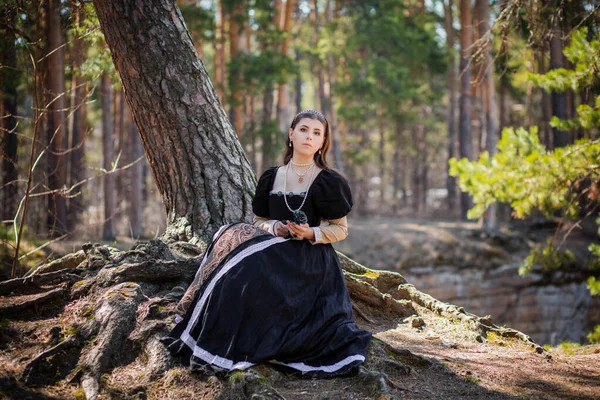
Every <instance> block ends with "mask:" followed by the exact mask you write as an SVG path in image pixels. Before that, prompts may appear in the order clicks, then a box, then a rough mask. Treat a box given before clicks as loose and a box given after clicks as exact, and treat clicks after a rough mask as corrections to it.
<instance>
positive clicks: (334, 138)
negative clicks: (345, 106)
mask: <svg viewBox="0 0 600 400" xmlns="http://www.w3.org/2000/svg"><path fill="white" fill-rule="evenodd" d="M333 3H334V2H333V1H328V7H327V22H328V23H330V24H331V23H332V22H336V21H337V19H338V15H339V9H338V4H335V5H334V4H333ZM335 73H336V71H335V62H334V60H333V54H331V53H329V55H328V56H327V79H328V84H329V85H328V87H329V120H328V121H329V133H330V135H331V149H332V151H333V165H335V168H336V169H337V170H338V171H340V172H342V173H343V172H344V160H342V145H341V143H340V138H339V132H338V131H337V128H338V126H337V110H336V109H335V80H336V79H335Z"/></svg>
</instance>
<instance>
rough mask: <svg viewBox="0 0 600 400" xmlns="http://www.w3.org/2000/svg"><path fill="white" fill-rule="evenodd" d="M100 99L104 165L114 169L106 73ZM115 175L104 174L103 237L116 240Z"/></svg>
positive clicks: (110, 90) (109, 91)
mask: <svg viewBox="0 0 600 400" xmlns="http://www.w3.org/2000/svg"><path fill="white" fill-rule="evenodd" d="M100 101H101V104H102V160H103V161H102V165H103V167H104V169H105V170H106V171H110V170H111V169H112V162H113V121H112V104H113V90H112V85H111V82H110V78H109V77H108V76H107V75H106V73H104V74H102V77H101V78H100ZM115 212H116V208H115V175H114V174H106V175H104V224H103V227H102V238H103V239H104V240H114V239H115V237H116V236H117V232H116V229H115V219H116V218H115Z"/></svg>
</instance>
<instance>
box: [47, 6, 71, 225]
mask: <svg viewBox="0 0 600 400" xmlns="http://www.w3.org/2000/svg"><path fill="white" fill-rule="evenodd" d="M47 4H48V7H47V10H46V21H47V22H46V39H47V48H48V57H47V60H48V75H47V81H46V82H47V88H48V92H49V94H50V97H51V99H50V106H49V110H48V126H47V131H46V132H47V138H48V142H49V149H48V187H49V189H50V190H55V191H58V190H60V189H62V188H63V187H64V186H65V185H66V182H67V157H66V156H65V155H63V153H64V152H65V150H66V148H67V119H66V118H65V107H66V93H65V75H64V73H65V65H64V58H65V57H64V47H63V45H64V39H63V36H62V30H61V23H60V7H61V1H60V0H48V3H47ZM47 223H48V231H49V234H50V236H59V235H60V234H63V233H65V232H67V199H66V197H65V196H64V195H63V194H61V193H58V192H56V193H53V194H51V195H49V196H48V220H47Z"/></svg>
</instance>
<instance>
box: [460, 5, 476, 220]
mask: <svg viewBox="0 0 600 400" xmlns="http://www.w3.org/2000/svg"><path fill="white" fill-rule="evenodd" d="M471 36H472V33H471V1H470V0H460V49H461V52H460V73H461V76H460V110H459V133H458V134H459V152H460V157H462V158H467V159H468V160H472V159H473V138H472V134H471V65H470V59H471V43H472V37H471ZM472 206H473V201H472V199H471V196H469V194H468V193H466V192H461V194H460V210H461V217H462V218H463V219H465V220H466V219H467V211H468V210H469V209H470V208H471V207H472Z"/></svg>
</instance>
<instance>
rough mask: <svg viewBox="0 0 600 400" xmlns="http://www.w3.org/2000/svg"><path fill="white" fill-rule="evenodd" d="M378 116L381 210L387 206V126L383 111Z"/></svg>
mask: <svg viewBox="0 0 600 400" xmlns="http://www.w3.org/2000/svg"><path fill="white" fill-rule="evenodd" d="M378 114H380V115H378V116H377V119H378V121H377V122H378V125H379V189H380V192H379V210H380V211H381V210H384V208H385V186H386V180H385V126H384V123H383V115H382V114H383V113H378Z"/></svg>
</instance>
